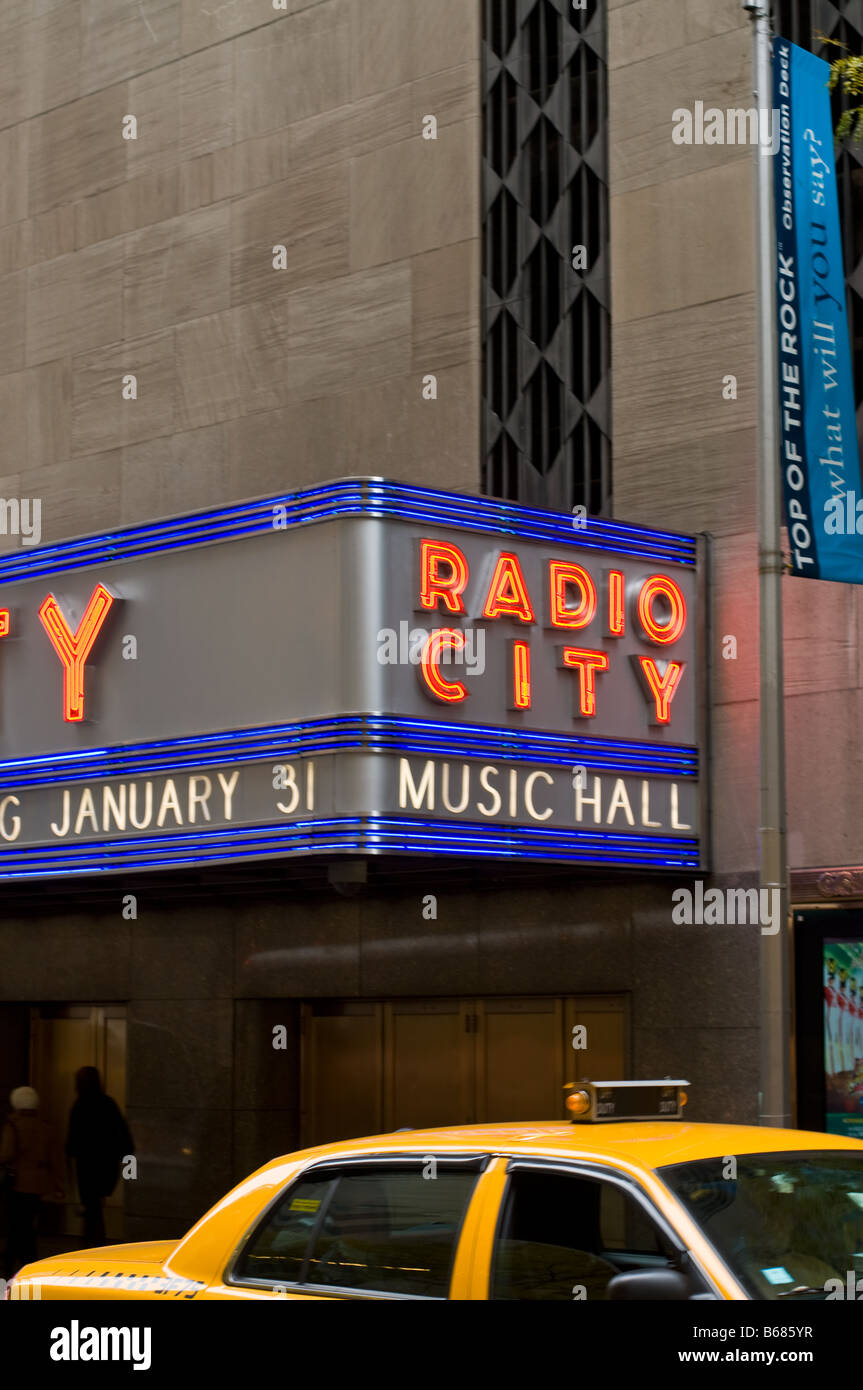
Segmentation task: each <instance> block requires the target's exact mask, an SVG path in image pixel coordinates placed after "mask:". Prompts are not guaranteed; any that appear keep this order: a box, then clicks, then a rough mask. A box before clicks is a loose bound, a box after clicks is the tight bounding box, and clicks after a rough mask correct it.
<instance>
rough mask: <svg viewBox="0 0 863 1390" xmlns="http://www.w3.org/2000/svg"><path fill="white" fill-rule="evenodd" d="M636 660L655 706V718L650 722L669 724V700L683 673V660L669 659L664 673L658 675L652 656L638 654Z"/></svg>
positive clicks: (672, 696) (672, 697)
mask: <svg viewBox="0 0 863 1390" xmlns="http://www.w3.org/2000/svg"><path fill="white" fill-rule="evenodd" d="M638 661H639V665H640V666H641V670H642V674H643V676H644V680H645V682H646V684H647V687H648V689H649V690H650V693H651V694H652V696H653V702H654V705H655V706H656V718H655V721H651V722H655V723H657V724H670V723H671V701H672V700H673V699H674V693H675V691H676V690H677V687H678V685H679V684H680V677H681V676H682V675H683V662H682V661H669V663H668V665H667V666H666V668H665V674H664V675H660V674H659V670H658V669H657V665H656V662H655V661H654V660H653V657H652V656H640V657H639V658H638Z"/></svg>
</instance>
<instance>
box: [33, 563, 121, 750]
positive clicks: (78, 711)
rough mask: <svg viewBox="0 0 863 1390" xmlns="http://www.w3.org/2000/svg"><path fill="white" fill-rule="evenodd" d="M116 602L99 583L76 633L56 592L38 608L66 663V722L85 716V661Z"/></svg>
mask: <svg viewBox="0 0 863 1390" xmlns="http://www.w3.org/2000/svg"><path fill="white" fill-rule="evenodd" d="M113 602H114V600H113V599H112V597H111V595H110V594H109V593H108V590H107V589H106V588H105V586H104V585H103V584H97V585H96V587H95V589H94V590H93V593H92V594H91V596H90V602H89V603H88V604H87V607H86V609H85V610H84V616H83V618H82V619H81V621H80V623H79V624H78V631H77V632H75V633H72V632H71V631H70V630H69V625H68V623H67V622H66V619H65V618H64V617H63V614H62V613H61V612H60V606H59V604H58V603H57V600H56V599H55V597H54V595H53V594H49V595H48V597H47V598H46V599H45V602H44V603H43V604H42V607H41V608H40V609H39V617H40V618H41V619H42V626H43V627H44V629H45V631H46V632H47V634H48V636H49V637H50V639H51V645H52V647H53V648H54V650H55V652H56V653H57V655H58V656H59V658H60V660H61V661H62V663H63V718H64V719H65V720H66V721H67V723H70V724H71V723H75V722H76V721H77V720H80V719H83V718H84V663H85V661H86V660H87V657H88V656H89V655H90V652H91V651H92V648H93V643H94V642H95V640H96V638H97V637H98V636H99V633H100V631H101V629H102V624H103V623H104V621H105V619H106V618H107V616H108V610H109V608H110V607H111V604H112V603H113Z"/></svg>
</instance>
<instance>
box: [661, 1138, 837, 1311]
mask: <svg viewBox="0 0 863 1390" xmlns="http://www.w3.org/2000/svg"><path fill="white" fill-rule="evenodd" d="M658 1174H659V1177H660V1178H661V1179H662V1181H663V1182H664V1183H665V1184H666V1186H667V1187H669V1188H670V1189H671V1191H672V1192H673V1193H674V1195H675V1196H676V1197H677V1198H678V1199H679V1200H680V1201H681V1202H682V1203H683V1205H684V1207H685V1208H686V1210H687V1211H688V1212H689V1214H690V1216H692V1217H693V1219H694V1220H695V1221H696V1222H697V1223H698V1225H699V1226H700V1227H701V1229H702V1230H703V1231H704V1234H705V1235H706V1236H707V1238H708V1240H710V1242H711V1243H712V1245H713V1246H714V1248H715V1249H716V1251H717V1252H718V1254H719V1255H720V1256H721V1257H722V1258H723V1260H724V1261H725V1263H726V1264H727V1265H728V1266H729V1268H730V1269H731V1270H732V1272H733V1274H734V1275H735V1276H736V1278H737V1279H738V1280H739V1282H740V1283H741V1284H742V1285H743V1287H744V1289H745V1290H746V1291H747V1293H748V1294H749V1296H750V1297H751V1298H754V1299H770V1300H779V1299H782V1300H786V1299H789V1300H790V1299H800V1300H803V1299H828V1298H845V1297H847V1296H848V1295H847V1293H846V1292H845V1290H846V1289H847V1287H848V1284H849V1280H850V1281H851V1283H852V1284H853V1285H855V1286H856V1280H857V1278H858V1277H860V1278H861V1280H863V1154H861V1155H860V1156H858V1155H857V1154H856V1153H849V1152H847V1151H842V1150H838V1151H837V1150H833V1151H829V1152H826V1153H818V1152H805V1153H794V1152H791V1153H789V1152H785V1153H766V1154H740V1155H733V1154H726V1155H725V1156H723V1157H722V1158H710V1159H699V1160H698V1161H697V1162H695V1163H677V1164H674V1165H672V1166H670V1167H666V1168H660V1169H659V1170H658ZM861 1289H863V1283H861Z"/></svg>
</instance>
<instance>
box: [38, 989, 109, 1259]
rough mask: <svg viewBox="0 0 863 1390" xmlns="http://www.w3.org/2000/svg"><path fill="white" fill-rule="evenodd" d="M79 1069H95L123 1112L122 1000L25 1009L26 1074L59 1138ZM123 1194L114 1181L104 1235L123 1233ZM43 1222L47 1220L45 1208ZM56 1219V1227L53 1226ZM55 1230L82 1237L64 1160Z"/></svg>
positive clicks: (72, 1179) (62, 1139)
mask: <svg viewBox="0 0 863 1390" xmlns="http://www.w3.org/2000/svg"><path fill="white" fill-rule="evenodd" d="M79 1067H97V1068H98V1070H99V1073H100V1075H101V1077H102V1084H103V1086H104V1088H105V1090H106V1091H107V1092H108V1094H109V1095H111V1096H113V1098H114V1100H115V1101H116V1102H117V1104H118V1105H119V1107H120V1109H121V1110H122V1111H123V1112H124V1113H125V1109H126V1009H125V1006H124V1005H122V1004H58V1005H53V1004H41V1005H36V1006H34V1007H33V1008H32V1009H31V1010H30V1076H31V1078H32V1084H33V1085H34V1086H35V1088H36V1090H37V1091H38V1093H39V1097H40V1100H41V1112H42V1116H43V1118H44V1119H46V1120H47V1121H48V1123H49V1124H50V1125H51V1127H52V1129H53V1131H54V1133H55V1135H56V1136H57V1138H58V1140H59V1142H60V1143H61V1145H62V1144H64V1143H65V1141H66V1132H67V1129H68V1126H69V1111H70V1109H71V1107H72V1103H73V1101H74V1099H75V1073H76V1071H77V1070H78V1068H79ZM123 1192H124V1184H123V1183H122V1182H119V1183H118V1184H117V1187H116V1188H115V1190H114V1193H113V1194H112V1196H111V1197H109V1198H108V1200H107V1202H106V1203H105V1234H106V1238H107V1239H108V1240H109V1241H111V1240H119V1239H122V1236H123ZM46 1218H47V1219H46V1223H45V1224H46V1225H47V1224H48V1221H49V1220H50V1219H51V1218H50V1215H49V1212H48V1210H47V1209H46ZM54 1222H56V1225H54ZM51 1225H52V1226H53V1227H54V1234H57V1235H68V1236H74V1237H76V1238H77V1237H82V1235H83V1222H82V1219H81V1216H80V1214H79V1203H78V1193H77V1189H76V1186H75V1173H74V1168H73V1166H72V1165H71V1164H69V1163H68V1162H67V1164H66V1200H65V1202H64V1203H63V1204H62V1206H61V1207H60V1208H59V1209H58V1208H57V1207H54V1208H53V1221H51Z"/></svg>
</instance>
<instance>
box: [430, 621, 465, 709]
mask: <svg viewBox="0 0 863 1390" xmlns="http://www.w3.org/2000/svg"><path fill="white" fill-rule="evenodd" d="M444 647H447V648H449V649H450V650H451V651H456V652H463V651H464V633H463V632H459V631H458V630H457V629H456V628H453V627H438V628H435V630H434V632H432V633H430V634H429V637H428V640H427V641H426V642H425V644H424V646H423V649H422V653H421V655H420V668H419V669H420V674H421V676H422V678H423V680H424V681H425V683H426V685H427V686H428V688H429V690H430V691H431V693H432V695H433V696H434V697H435V699H436V700H440V701H442V703H443V704H445V705H454V704H457V703H458V701H459V700H464V699H466V698H467V693H468V692H467V686H466V685H463V684H462V682H461V681H448V680H446V679H445V678H444V677H443V676H442V675H441V673H440V667H439V665H438V662H439V661H440V654H441V651H442V649H443V648H444Z"/></svg>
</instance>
